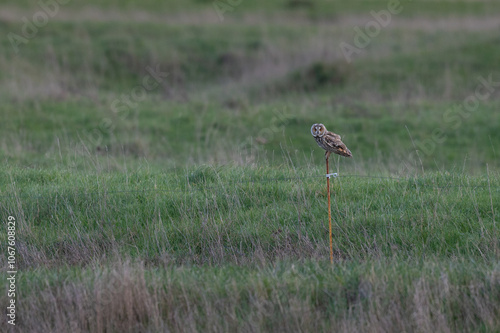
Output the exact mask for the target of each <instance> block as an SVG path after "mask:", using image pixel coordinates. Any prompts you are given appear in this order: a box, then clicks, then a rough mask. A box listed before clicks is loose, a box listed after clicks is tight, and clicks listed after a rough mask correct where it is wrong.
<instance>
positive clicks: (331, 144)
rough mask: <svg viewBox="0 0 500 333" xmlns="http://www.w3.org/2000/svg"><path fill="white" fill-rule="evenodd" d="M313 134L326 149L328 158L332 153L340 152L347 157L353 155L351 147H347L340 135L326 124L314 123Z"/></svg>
mask: <svg viewBox="0 0 500 333" xmlns="http://www.w3.org/2000/svg"><path fill="white" fill-rule="evenodd" d="M311 134H312V136H314V138H315V139H316V142H317V143H318V145H319V146H320V147H321V148H323V149H324V150H326V153H325V157H326V158H328V157H329V156H330V154H331V153H335V154H339V155H342V156H345V157H351V156H352V154H351V151H350V150H349V148H347V147H346V145H345V144H344V143H343V142H342V141H341V140H340V135H338V134H335V133H333V132H330V131H327V130H326V127H325V125H323V124H314V125H312V127H311Z"/></svg>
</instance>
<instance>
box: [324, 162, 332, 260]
mask: <svg viewBox="0 0 500 333" xmlns="http://www.w3.org/2000/svg"><path fill="white" fill-rule="evenodd" d="M329 173H330V170H329V169H328V157H327V158H326V174H327V176H326V190H327V193H328V226H329V229H330V262H331V263H332V265H333V239H332V207H331V204H330V175H329Z"/></svg>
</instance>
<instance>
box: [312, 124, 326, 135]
mask: <svg viewBox="0 0 500 333" xmlns="http://www.w3.org/2000/svg"><path fill="white" fill-rule="evenodd" d="M311 134H312V136H314V137H315V138H318V137H319V138H321V137H322V136H323V135H325V134H326V127H325V125H323V124H314V125H312V126H311Z"/></svg>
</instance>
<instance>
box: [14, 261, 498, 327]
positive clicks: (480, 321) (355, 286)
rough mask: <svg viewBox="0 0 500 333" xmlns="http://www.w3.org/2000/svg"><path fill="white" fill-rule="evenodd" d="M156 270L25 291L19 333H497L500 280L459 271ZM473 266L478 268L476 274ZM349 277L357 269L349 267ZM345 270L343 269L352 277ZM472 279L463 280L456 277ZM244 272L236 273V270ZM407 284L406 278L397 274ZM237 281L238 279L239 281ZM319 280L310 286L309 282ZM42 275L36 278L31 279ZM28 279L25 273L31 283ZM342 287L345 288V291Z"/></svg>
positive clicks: (127, 270)
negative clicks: (317, 332)
mask: <svg viewBox="0 0 500 333" xmlns="http://www.w3.org/2000/svg"><path fill="white" fill-rule="evenodd" d="M415 265H416V266H415V267H412V266H411V264H401V263H400V264H395V263H390V262H389V263H382V264H381V263H378V264H362V265H361V266H358V268H357V270H358V271H357V272H354V273H353V271H352V270H351V271H349V266H350V264H347V263H344V264H342V263H340V264H338V265H337V266H336V267H334V268H333V269H332V268H330V267H327V266H326V267H323V266H321V265H318V264H312V263H310V264H306V265H305V266H304V267H301V268H296V267H295V266H294V265H289V264H284V265H280V266H278V267H276V268H265V267H263V268H260V269H257V270H256V271H255V270H254V271H253V272H249V271H247V270H246V269H245V268H242V269H240V268H228V267H226V268H221V269H219V268H208V267H207V268H194V267H193V268H189V267H180V268H177V269H170V268H156V269H151V268H147V267H145V266H144V265H143V264H140V263H131V262H130V261H125V262H124V261H119V262H115V263H114V264H113V265H111V266H109V267H107V268H103V267H101V266H99V265H95V266H93V267H92V268H88V269H85V270H83V271H81V272H78V271H77V273H76V275H74V274H73V273H69V274H70V276H72V277H71V278H70V279H66V278H64V277H63V276H65V275H67V274H68V273H64V272H63V271H61V272H60V274H62V275H61V276H60V277H57V275H55V274H53V273H49V274H50V277H49V278H48V279H47V280H46V282H45V283H43V282H41V281H39V282H37V283H36V284H34V285H33V284H32V285H28V284H26V285H24V287H23V288H22V289H20V297H19V298H20V299H27V298H28V297H29V301H28V302H20V309H19V311H20V313H23V314H29V315H23V316H22V318H21V319H20V321H19V325H18V326H17V331H19V332H69V331H71V332H75V333H76V332H96V333H99V332H160V331H175V332H198V331H204V332H207V331H208V332H236V331H238V332H255V331H269V332H271V331H272V332H302V331H319V332H327V331H328V332H332V331H335V332H432V331H436V332H456V331H477V330H480V331H486V332H493V331H495V330H496V329H498V327H499V326H500V316H498V314H499V312H500V306H499V303H498V297H499V296H500V274H499V271H498V268H494V266H483V265H479V267H478V266H477V265H476V264H472V263H470V264H465V263H456V264H452V265H448V264H445V265H442V264H438V263H432V264H430V263H428V264H418V263H415ZM474 266H476V267H474ZM351 268H352V267H351ZM346 269H347V270H346ZM462 269H466V270H470V272H469V274H466V275H465V276H464V275H463V273H462V272H460V270H462ZM238 270H240V273H236V271H238ZM402 272H404V273H403V275H401V273H402ZM235 273H236V274H235ZM311 273H314V276H315V278H314V279H311V276H310V274H311ZM34 274H39V273H34ZM29 276H30V274H29V273H28V274H26V277H29ZM341 281H343V282H341Z"/></svg>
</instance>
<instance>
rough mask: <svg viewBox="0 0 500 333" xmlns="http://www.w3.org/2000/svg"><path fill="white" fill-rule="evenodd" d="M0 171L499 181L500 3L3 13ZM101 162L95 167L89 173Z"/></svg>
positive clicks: (466, 0) (93, 7) (250, 4)
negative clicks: (326, 154) (333, 144)
mask: <svg viewBox="0 0 500 333" xmlns="http://www.w3.org/2000/svg"><path fill="white" fill-rule="evenodd" d="M0 33H1V36H2V38H1V41H0V43H1V44H0V98H1V100H2V103H1V104H0V116H1V119H2V121H1V124H0V130H1V131H0V147H1V152H0V156H1V159H2V161H3V162H4V163H7V164H10V165H14V166H16V165H17V166H25V167H33V166H36V167H43V168H63V169H66V168H70V169H87V168H91V169H95V167H96V165H101V166H102V168H104V169H108V170H115V169H118V170H119V169H122V168H123V165H124V163H128V165H134V164H141V163H144V161H147V163H150V165H157V166H158V167H161V168H167V167H172V168H174V167H183V166H188V165H193V164H216V165H221V164H227V163H234V164H237V165H282V164H283V163H289V162H291V163H293V164H294V165H296V166H307V165H311V164H313V165H320V166H321V167H322V163H323V162H322V161H323V152H322V151H321V149H320V148H319V147H317V145H316V143H315V142H314V140H313V138H312V137H311V135H310V132H309V129H310V126H311V124H313V123H315V122H322V123H324V124H325V125H326V127H327V128H328V129H329V130H332V131H334V132H336V133H339V134H340V135H342V138H343V141H344V142H345V143H346V144H347V146H348V147H349V148H350V149H351V151H352V152H353V154H354V158H353V159H350V160H344V159H341V160H340V161H339V162H338V163H340V167H341V168H346V169H349V170H351V171H353V172H358V173H377V172H382V173H390V174H395V173H398V174H401V173H408V172H409V173H413V172H419V171H422V170H441V171H442V170H447V171H452V170H460V171H462V170H466V171H467V172H471V173H474V172H484V170H485V167H486V164H488V165H489V167H490V168H494V167H498V166H500V162H499V161H500V159H499V154H500V145H499V143H500V112H499V97H500V92H499V91H500V2H498V1H487V0H482V1H472V0H456V1H440V0H426V1H416V0H414V1H403V0H402V1H381V0H371V1H368V0H367V1H349V2H345V1H315V0H279V1H272V2H269V1H263V0H239V1H236V0H233V1H229V0H220V1H213V0H183V1H180V0H169V1H159V0H148V1H141V2H139V1H136V2H135V1H117V0H103V1H97V0H90V1H84V2H83V1H76V0H75V1H68V0H60V1H57V0H45V1H43V0H42V1H40V2H32V1H25V0H23V1H14V0H4V1H2V3H1V4H0ZM102 161H105V162H103V163H101V162H102Z"/></svg>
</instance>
